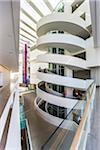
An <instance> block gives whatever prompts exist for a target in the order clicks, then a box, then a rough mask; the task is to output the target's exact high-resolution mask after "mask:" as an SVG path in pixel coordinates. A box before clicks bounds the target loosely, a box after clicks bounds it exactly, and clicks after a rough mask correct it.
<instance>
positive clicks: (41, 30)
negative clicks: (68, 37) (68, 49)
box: [37, 13, 89, 38]
mask: <svg viewBox="0 0 100 150" xmlns="http://www.w3.org/2000/svg"><path fill="white" fill-rule="evenodd" d="M72 29H73V30H72ZM52 30H62V31H66V32H68V33H71V34H73V35H80V36H81V37H84V38H85V37H88V36H89V32H88V31H87V29H86V24H85V21H84V20H83V19H82V18H79V17H78V16H75V15H70V16H69V17H68V16H67V17H66V14H65V13H53V14H50V15H48V16H45V17H43V18H42V19H41V20H40V21H39V22H38V25H37V34H38V36H41V35H44V34H45V33H47V32H49V31H52ZM79 31H80V33H81V34H80V33H79ZM83 33H84V34H83Z"/></svg>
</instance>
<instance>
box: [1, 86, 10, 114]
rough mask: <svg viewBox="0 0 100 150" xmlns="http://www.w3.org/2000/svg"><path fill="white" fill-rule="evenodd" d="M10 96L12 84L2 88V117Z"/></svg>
mask: <svg viewBox="0 0 100 150" xmlns="http://www.w3.org/2000/svg"><path fill="white" fill-rule="evenodd" d="M9 96H10V84H7V85H6V86H5V87H3V88H1V89H0V117H1V115H2V112H3V110H4V108H5V105H6V104H7V101H8V98H9Z"/></svg>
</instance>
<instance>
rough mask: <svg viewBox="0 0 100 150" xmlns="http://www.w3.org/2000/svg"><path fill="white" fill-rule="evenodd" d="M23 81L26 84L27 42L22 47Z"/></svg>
mask: <svg viewBox="0 0 100 150" xmlns="http://www.w3.org/2000/svg"><path fill="white" fill-rule="evenodd" d="M23 77H24V83H25V84H27V44H25V49H24V75H23Z"/></svg>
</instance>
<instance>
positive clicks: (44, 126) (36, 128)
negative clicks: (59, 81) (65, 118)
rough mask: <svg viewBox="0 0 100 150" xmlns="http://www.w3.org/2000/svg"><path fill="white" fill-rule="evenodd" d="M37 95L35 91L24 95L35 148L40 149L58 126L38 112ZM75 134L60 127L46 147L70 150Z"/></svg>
mask: <svg viewBox="0 0 100 150" xmlns="http://www.w3.org/2000/svg"><path fill="white" fill-rule="evenodd" d="M35 96H36V95H35V94H34V93H30V94H25V95H24V99H25V112H26V113H25V114H26V118H27V119H28V122H29V128H30V134H31V139H32V146H33V149H34V150H40V149H41V147H42V146H43V145H44V143H45V142H46V141H47V139H48V138H49V136H50V135H51V134H52V132H53V131H54V130H55V129H56V127H55V126H53V125H51V124H49V123H48V122H46V121H45V120H43V119H42V118H41V117H40V116H39V115H38V114H37V112H36V110H35V109H34V99H35ZM74 134H75V133H74V132H72V131H68V130H64V129H59V130H58V131H57V132H56V134H55V135H54V136H53V138H52V139H51V140H50V141H49V142H48V144H47V145H46V146H45V148H44V149H45V150H49V149H51V150H54V149H57V150H58V149H59V150H69V148H70V145H71V142H72V140H73V137H74ZM66 141H67V142H66Z"/></svg>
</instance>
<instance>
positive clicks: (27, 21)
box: [19, 0, 61, 50]
mask: <svg viewBox="0 0 100 150" xmlns="http://www.w3.org/2000/svg"><path fill="white" fill-rule="evenodd" d="M60 1H61V0H21V11H20V40H19V42H20V46H19V49H20V50H22V49H23V48H24V45H25V44H26V43H28V45H29V46H30V47H32V46H34V44H35V42H36V40H37V35H36V24H37V22H38V21H39V20H40V19H41V18H42V17H43V16H46V15H48V14H50V13H51V12H52V11H53V10H54V9H55V7H56V6H57V4H58V3H59V2H60Z"/></svg>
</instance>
